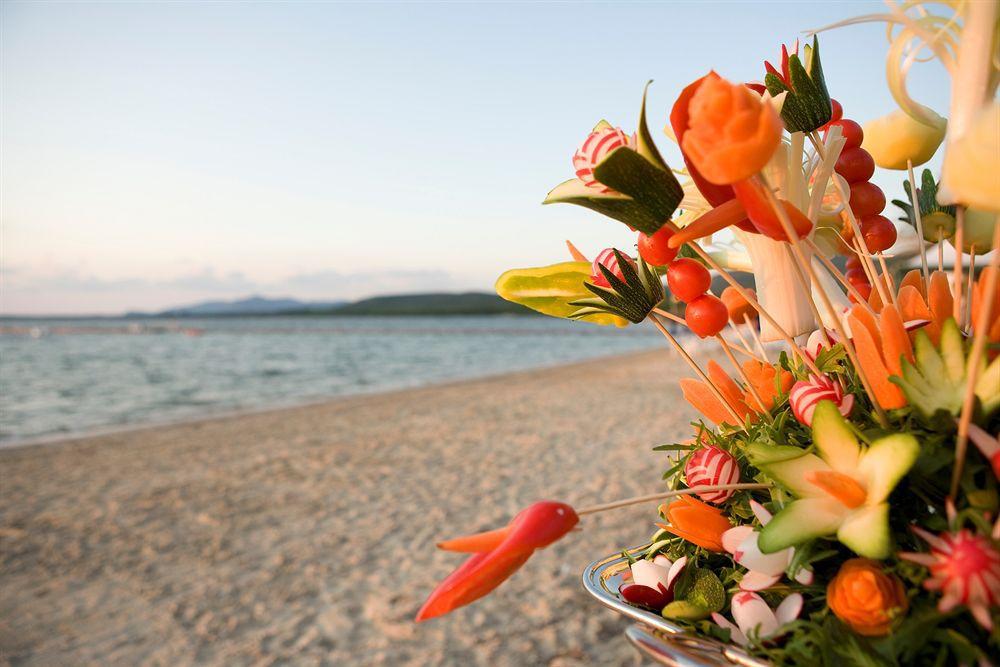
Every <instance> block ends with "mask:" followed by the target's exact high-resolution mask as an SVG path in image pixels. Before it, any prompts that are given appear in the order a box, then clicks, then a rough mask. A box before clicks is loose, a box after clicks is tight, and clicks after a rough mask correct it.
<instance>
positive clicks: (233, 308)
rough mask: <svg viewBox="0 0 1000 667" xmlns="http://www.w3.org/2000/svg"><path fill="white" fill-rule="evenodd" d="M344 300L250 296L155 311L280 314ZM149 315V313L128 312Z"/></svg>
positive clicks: (164, 314) (326, 306)
mask: <svg viewBox="0 0 1000 667" xmlns="http://www.w3.org/2000/svg"><path fill="white" fill-rule="evenodd" d="M343 303H344V302H343V301H322V302H309V301H300V300H298V299H287V298H285V299H269V298H266V297H262V296H250V297H247V298H245V299H238V300H236V301H205V302H204V303H196V304H192V305H190V306H180V307H178V308H169V309H167V310H163V311H160V312H158V313H155V315H156V316H157V317H217V316H220V315H279V314H284V313H289V312H311V311H317V310H322V311H326V310H330V309H331V308H335V307H337V306H339V305H343ZM128 314H129V315H147V314H148V313H128Z"/></svg>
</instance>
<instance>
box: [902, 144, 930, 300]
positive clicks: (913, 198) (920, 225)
mask: <svg viewBox="0 0 1000 667" xmlns="http://www.w3.org/2000/svg"><path fill="white" fill-rule="evenodd" d="M906 171H907V174H908V175H909V177H910V206H912V207H913V216H914V218H915V219H916V223H917V236H918V237H919V242H920V270H921V271H923V273H924V293H925V294H926V293H927V290H929V289H930V286H931V272H930V269H929V268H928V267H927V243H926V242H925V241H924V222H923V219H922V216H921V215H920V204H919V202H918V199H917V179H915V178H914V177H913V160H907V161H906Z"/></svg>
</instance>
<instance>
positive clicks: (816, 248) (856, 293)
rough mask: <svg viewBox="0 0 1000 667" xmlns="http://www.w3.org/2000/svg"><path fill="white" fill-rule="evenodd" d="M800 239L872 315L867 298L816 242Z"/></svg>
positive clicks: (872, 311) (873, 312)
mask: <svg viewBox="0 0 1000 667" xmlns="http://www.w3.org/2000/svg"><path fill="white" fill-rule="evenodd" d="M802 240H803V241H804V242H805V243H806V245H808V246H809V247H810V248H812V251H813V255H814V256H815V257H817V258H818V259H819V261H820V263H821V264H823V266H825V267H826V269H827V271H829V272H830V273H831V274H833V277H834V278H836V279H837V280H838V281H840V284H841V285H843V286H844V287H845V288H846V289H847V292H848V293H849V294H850V295H851V296H853V297H854V299H855V301H857V302H858V303H860V304H861V305H862V306H864V307H865V308H866V309H867V310H868V312H870V313H871V314H872V315H874V314H875V310H874V309H873V308H872V307H871V304H869V303H868V299H866V298H865V297H863V296H861V292H859V291H858V288H857V287H855V286H854V285H852V284H851V281H850V280H848V279H847V276H845V275H844V274H843V273H841V272H840V269H838V268H837V265H836V264H834V263H833V262H831V261H830V259H829V258H828V257H827V256H826V255H824V254H823V251H822V250H820V249H819V246H817V245H816V242H815V241H813V240H812V239H811V238H808V237H806V238H804V239H802Z"/></svg>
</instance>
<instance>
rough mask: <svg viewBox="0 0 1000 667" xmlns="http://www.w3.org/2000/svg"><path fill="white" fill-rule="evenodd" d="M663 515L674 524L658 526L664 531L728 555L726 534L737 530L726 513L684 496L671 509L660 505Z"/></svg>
mask: <svg viewBox="0 0 1000 667" xmlns="http://www.w3.org/2000/svg"><path fill="white" fill-rule="evenodd" d="M660 514H662V515H663V516H665V517H667V521H669V522H670V524H669V525H667V524H665V523H658V524H656V525H657V526H659V527H660V528H662V529H663V530H665V531H667V532H669V533H673V534H674V535H676V536H677V537H681V538H684V539H685V540H687V541H688V542H691V543H692V544H697V545H698V546H699V547H703V548H705V549H708V550H709V551H716V552H718V553H722V552H723V551H725V548H724V547H723V546H722V534H723V533H724V532H726V531H727V530H729V529H730V528H732V527H733V526H732V524H730V523H729V519H727V518H726V517H725V515H723V514H722V510H720V509H717V508H715V507H712V506H711V505H708V504H706V503H703V502H701V501H700V500H696V499H694V498H692V497H691V496H681V497H680V498H678V499H677V500H675V501H673V502H671V503H670V504H668V505H660Z"/></svg>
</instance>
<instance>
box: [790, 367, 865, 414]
mask: <svg viewBox="0 0 1000 667" xmlns="http://www.w3.org/2000/svg"><path fill="white" fill-rule="evenodd" d="M820 401H832V402H833V403H834V404H835V405H836V406H837V410H838V411H839V412H840V414H841V415H843V416H844V417H846V416H848V415H849V414H851V410H852V409H853V408H854V394H845V393H844V389H843V388H842V387H841V386H840V383H838V382H837V381H836V380H834V379H832V378H830V377H829V376H826V375H811V376H809V379H808V380H799V381H798V382H796V383H795V384H794V385H792V389H791V391H790V392H789V393H788V403H789V404H790V405H791V406H792V413H793V414H794V415H795V418H796V419H798V420H799V422H800V423H802V424H805V425H806V426H812V418H813V412H815V410H816V406H817V405H818V404H819V402H820Z"/></svg>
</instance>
